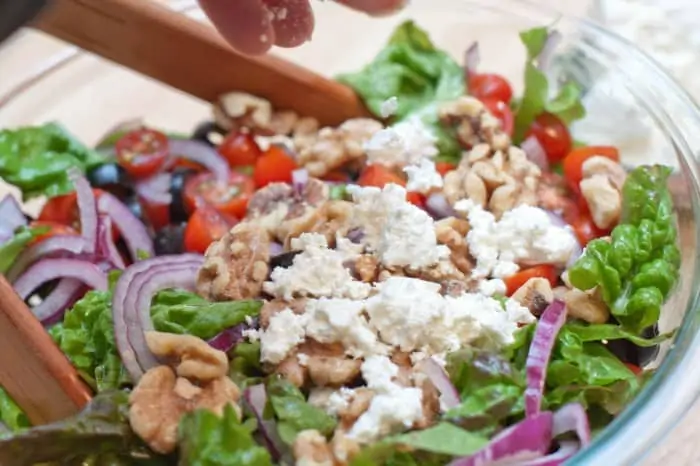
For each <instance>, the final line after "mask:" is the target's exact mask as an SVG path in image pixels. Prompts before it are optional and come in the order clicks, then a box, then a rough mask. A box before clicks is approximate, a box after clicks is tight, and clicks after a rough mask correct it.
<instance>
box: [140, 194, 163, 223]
mask: <svg viewBox="0 0 700 466" xmlns="http://www.w3.org/2000/svg"><path fill="white" fill-rule="evenodd" d="M139 204H140V205H141V208H142V209H143V216H144V217H145V218H146V220H148V223H149V224H150V225H151V226H152V227H153V228H154V229H156V230H160V229H161V228H163V227H165V226H167V225H169V224H170V204H155V203H152V202H150V201H149V200H148V199H144V198H143V197H141V196H139Z"/></svg>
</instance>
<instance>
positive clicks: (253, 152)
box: [219, 131, 262, 167]
mask: <svg viewBox="0 0 700 466" xmlns="http://www.w3.org/2000/svg"><path fill="white" fill-rule="evenodd" d="M219 154H221V155H222V156H223V157H224V158H225V159H226V161H227V162H228V164H229V166H231V167H244V166H248V165H255V162H256V161H257V160H258V157H260V156H261V155H262V150H260V147H259V146H258V143H257V142H255V137H253V135H252V134H250V133H242V132H238V131H234V132H232V133H229V134H228V135H227V136H226V138H224V140H223V142H222V143H221V144H220V145H219Z"/></svg>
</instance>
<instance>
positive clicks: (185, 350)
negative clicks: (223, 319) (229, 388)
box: [146, 332, 228, 382]
mask: <svg viewBox="0 0 700 466" xmlns="http://www.w3.org/2000/svg"><path fill="white" fill-rule="evenodd" d="M146 344H147V345H148V348H149V349H150V350H151V352H153V354H155V355H156V356H158V357H159V358H162V359H165V360H175V361H178V365H177V367H176V369H175V370H176V372H177V375H178V376H179V377H187V378H190V379H196V380H201V381H203V382H207V381H210V380H214V379H218V378H219V377H224V376H225V375H226V374H227V373H228V358H227V357H226V353H224V352H223V351H219V350H217V349H214V348H212V347H211V346H209V344H207V342H206V341H204V340H202V339H201V338H197V337H195V336H192V335H176V334H174V333H164V332H146Z"/></svg>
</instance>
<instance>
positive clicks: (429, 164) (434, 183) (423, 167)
mask: <svg viewBox="0 0 700 466" xmlns="http://www.w3.org/2000/svg"><path fill="white" fill-rule="evenodd" d="M403 171H404V172H406V174H407V175H408V183H407V184H406V189H407V190H409V191H413V192H418V193H422V194H426V193H428V192H429V191H430V190H431V189H433V188H442V176H440V174H439V173H438V171H437V170H436V169H435V162H433V161H432V160H430V159H422V160H421V161H420V162H419V163H418V164H417V165H409V166H407V167H405V168H404V169H403Z"/></svg>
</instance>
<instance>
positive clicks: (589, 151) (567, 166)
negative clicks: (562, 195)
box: [562, 146, 620, 192]
mask: <svg viewBox="0 0 700 466" xmlns="http://www.w3.org/2000/svg"><path fill="white" fill-rule="evenodd" d="M596 155H600V156H602V157H607V158H609V159H610V160H614V161H615V162H618V161H619V160H620V153H619V151H618V150H617V148H615V147H612V146H586V147H579V148H576V149H574V150H572V151H571V152H569V154H568V155H567V156H566V157H565V158H564V161H563V162H562V168H563V170H564V178H566V181H567V183H568V184H569V187H571V189H572V190H574V191H575V192H579V189H580V188H579V183H580V182H581V180H582V179H583V163H584V162H585V161H586V160H588V159H590V158H591V157H595V156H596Z"/></svg>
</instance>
